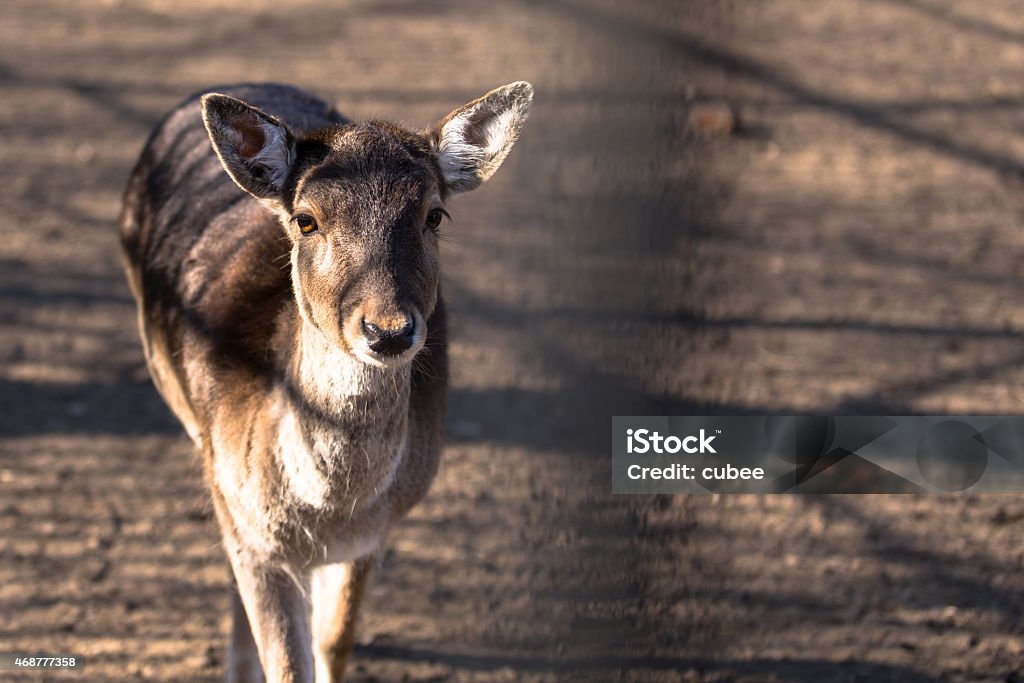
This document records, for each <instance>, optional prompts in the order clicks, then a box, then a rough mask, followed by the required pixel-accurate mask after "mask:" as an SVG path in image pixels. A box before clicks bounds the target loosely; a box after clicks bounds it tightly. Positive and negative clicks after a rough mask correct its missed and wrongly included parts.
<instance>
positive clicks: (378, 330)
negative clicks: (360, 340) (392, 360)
mask: <svg viewBox="0 0 1024 683" xmlns="http://www.w3.org/2000/svg"><path fill="white" fill-rule="evenodd" d="M363 336H364V337H366V342H367V343H368V344H369V346H370V350H371V351H373V352H374V353H379V354H381V355H382V356H397V355H398V354H400V353H402V352H404V351H406V350H407V349H408V348H409V347H410V346H412V343H413V340H414V338H415V337H416V319H415V318H413V317H412V316H411V315H409V314H408V313H406V314H405V317H404V318H398V319H393V320H388V321H387V322H383V321H378V322H374V321H371V320H367V319H366V318H363Z"/></svg>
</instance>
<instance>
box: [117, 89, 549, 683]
mask: <svg viewBox="0 0 1024 683" xmlns="http://www.w3.org/2000/svg"><path fill="white" fill-rule="evenodd" d="M532 100H533V87H532V86H531V85H530V84H529V83H526V82H523V81H519V82H515V83H510V84H508V85H505V86H503V87H500V88H497V89H495V90H492V91H490V92H488V93H487V94H485V95H484V96H483V97H480V98H479V99H476V100H473V101H471V102H469V103H468V104H466V105H464V106H462V107H459V108H457V109H455V110H454V111H452V112H451V113H450V114H448V116H446V117H445V118H443V119H442V120H441V121H440V123H438V124H437V125H436V126H433V127H431V128H429V129H426V130H420V131H415V130H410V129H406V128H404V127H402V126H399V125H397V124H394V123H389V122H387V121H382V120H369V121H363V122H355V121H352V120H350V119H348V118H346V117H345V116H343V115H342V114H340V113H338V111H337V110H336V109H335V108H334V107H333V106H332V105H330V104H328V103H326V102H325V101H324V100H322V99H320V98H319V97H317V96H315V95H313V94H310V93H307V92H305V91H303V90H300V89H298V88H295V87H292V86H287V85H281V84H241V85H235V86H230V87H220V88H214V89H212V90H209V91H206V92H201V93H197V94H196V95H194V96H192V97H190V98H188V99H187V100H185V101H184V102H183V103H181V104H180V105H179V106H177V107H176V108H174V109H173V110H172V111H171V112H170V113H169V114H168V115H167V116H166V117H165V118H164V119H163V120H162V121H161V122H160V123H159V124H157V126H156V128H155V130H154V131H153V132H152V134H151V135H150V137H149V139H148V141H147V142H146V143H145V146H144V148H143V150H142V153H141V155H140V157H139V160H138V162H137V164H136V166H135V168H134V170H133V171H132V173H131V176H130V178H129V181H128V184H127V188H126V190H125V193H124V201H123V206H122V210H121V214H120V219H119V226H120V237H121V247H122V250H121V252H122V262H123V266H124V269H125V272H126V274H127V279H128V284H129V287H130V289H131V291H132V294H133V296H134V299H135V301H136V304H137V312H138V327H139V334H140V336H141V340H142V347H143V352H144V356H145V359H146V365H147V369H148V371H149V374H150V376H151V378H152V381H153V383H154V385H155V386H156V388H157V390H158V392H159V394H160V395H161V397H162V398H163V400H164V402H165V403H166V404H167V405H168V406H169V408H170V409H171V411H172V412H173V413H174V415H175V416H176V417H177V419H178V420H179V421H180V422H181V424H182V426H183V427H184V429H185V431H186V432H187V434H188V436H189V437H190V438H191V440H192V442H193V443H194V446H195V449H194V450H195V452H196V453H197V454H198V456H199V457H198V458H197V459H198V460H200V461H201V463H202V472H203V480H204V482H205V488H206V490H207V492H208V493H209V497H210V500H211V501H212V508H213V512H214V517H215V519H216V521H217V525H218V527H219V531H220V536H221V541H222V546H223V548H224V551H225V553H226V555H227V559H228V562H229V565H230V568H231V575H232V582H231V583H232V590H231V602H232V615H233V625H232V630H231V635H230V641H229V646H228V655H227V660H226V669H227V676H226V678H227V680H228V681H257V680H267V681H280V682H285V681H289V682H290V681H312V680H315V681H317V682H320V683H322V682H325V681H339V680H341V679H342V677H343V675H344V672H345V668H346V663H347V662H348V660H349V659H350V656H351V654H352V652H353V649H354V644H355V624H356V617H357V614H358V610H359V606H360V603H361V600H362V596H363V594H364V592H365V588H366V583H367V578H368V575H369V573H370V570H371V568H372V567H373V565H374V564H375V562H376V561H377V558H379V556H380V551H381V548H382V546H383V544H384V543H385V541H386V538H387V536H388V534H389V531H390V530H391V529H392V527H393V526H394V525H395V524H396V523H397V522H398V521H399V520H400V519H401V518H402V517H404V516H405V515H406V514H407V513H408V512H409V511H410V509H412V508H413V507H414V506H415V505H416V504H417V503H418V502H419V501H420V500H421V499H422V498H423V497H424V495H425V494H426V493H427V490H428V488H429V487H430V485H431V482H432V480H433V479H434V476H435V473H436V471H437V468H438V463H439V458H440V453H441V447H442V440H443V421H444V413H445V396H446V387H447V378H448V354H447V332H446V323H445V320H446V319H445V306H444V302H443V299H442V297H441V284H440V254H439V237H440V235H439V231H440V227H441V224H442V222H443V221H445V220H450V216H449V213H448V211H447V209H446V205H447V204H448V203H449V201H450V200H451V199H452V197H454V196H455V195H458V194H461V193H463V192H468V191H470V190H473V189H475V188H477V187H479V186H480V185H481V184H483V183H484V182H485V181H487V180H488V179H489V178H490V177H491V176H492V175H493V174H494V173H495V171H497V170H498V168H499V166H501V164H502V162H503V161H504V160H505V158H506V157H507V156H508V154H509V152H510V150H511V149H512V146H513V144H514V143H515V142H516V140H517V138H518V136H519V133H520V130H521V127H522V125H523V123H524V121H525V120H526V117H527V114H528V110H529V107H530V104H531V102H532Z"/></svg>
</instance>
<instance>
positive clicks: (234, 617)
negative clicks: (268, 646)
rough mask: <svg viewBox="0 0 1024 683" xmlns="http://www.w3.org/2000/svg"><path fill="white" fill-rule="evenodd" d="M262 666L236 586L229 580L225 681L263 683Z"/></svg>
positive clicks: (231, 682)
mask: <svg viewBox="0 0 1024 683" xmlns="http://www.w3.org/2000/svg"><path fill="white" fill-rule="evenodd" d="M263 681H264V679H263V667H262V666H261V665H260V653H259V651H258V650H257V649H256V641H255V640H253V637H252V629H250V628H249V617H248V616H247V615H246V613H245V605H243V604H242V598H241V596H240V595H239V594H238V587H237V586H236V585H235V582H234V581H232V582H231V644H230V645H229V647H228V665H227V683H263Z"/></svg>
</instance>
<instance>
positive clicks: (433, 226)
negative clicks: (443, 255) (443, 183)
mask: <svg viewBox="0 0 1024 683" xmlns="http://www.w3.org/2000/svg"><path fill="white" fill-rule="evenodd" d="M447 215H448V214H447V213H445V210H444V209H432V210H431V211H430V213H428V214H427V228H428V229H430V230H437V229H438V228H439V227H441V219H443V218H444V217H445V216H447Z"/></svg>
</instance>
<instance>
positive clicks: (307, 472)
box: [277, 410, 330, 508]
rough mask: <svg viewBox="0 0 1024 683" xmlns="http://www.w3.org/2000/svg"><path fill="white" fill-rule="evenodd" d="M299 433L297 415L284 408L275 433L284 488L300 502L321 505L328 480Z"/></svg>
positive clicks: (325, 497) (328, 483)
mask: <svg viewBox="0 0 1024 683" xmlns="http://www.w3.org/2000/svg"><path fill="white" fill-rule="evenodd" d="M302 444H303V436H302V432H301V430H300V429H299V418H298V416H297V415H296V414H295V413H294V412H292V411H290V410H289V411H288V412H286V413H285V415H284V417H282V418H281V423H280V427H279V431H278V435H277V447H278V449H279V452H280V454H281V469H282V470H283V471H284V475H285V478H286V479H287V482H288V488H289V489H290V490H291V492H292V494H293V495H294V496H295V497H296V498H298V499H299V500H301V501H302V502H303V503H305V504H307V505H309V506H311V507H314V508H319V507H321V506H322V505H323V504H324V502H325V501H326V500H327V497H328V495H329V493H330V482H329V481H328V480H327V477H326V476H325V474H324V471H323V470H322V468H321V467H317V464H316V462H315V461H314V458H316V457H317V456H316V454H315V453H310V452H309V451H308V450H307V449H305V448H303V446H302Z"/></svg>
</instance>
